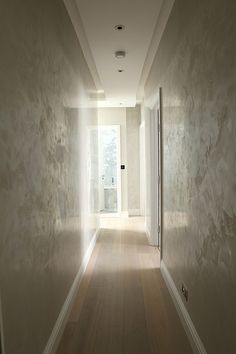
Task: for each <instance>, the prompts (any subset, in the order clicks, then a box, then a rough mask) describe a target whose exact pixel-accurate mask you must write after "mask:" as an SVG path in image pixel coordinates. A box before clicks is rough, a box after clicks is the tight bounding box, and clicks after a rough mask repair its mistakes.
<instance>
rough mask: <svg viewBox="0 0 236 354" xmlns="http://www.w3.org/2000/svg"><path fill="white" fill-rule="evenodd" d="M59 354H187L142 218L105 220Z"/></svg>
mask: <svg viewBox="0 0 236 354" xmlns="http://www.w3.org/2000/svg"><path fill="white" fill-rule="evenodd" d="M101 227H102V228H101V231H100V235H99V238H98V241H97V244H96V246H95V249H94V251H93V254H92V257H91V259H90V262H89V264H88V267H87V269H86V272H85V274H84V277H83V280H82V282H81V285H80V288H79V292H78V294H77V297H76V301H75V303H74V306H73V308H72V311H71V315H70V318H69V321H68V323H67V326H66V329H65V331H64V335H63V337H62V340H61V343H60V346H59V349H58V351H57V354H151V353H152V354H161V353H162V354H191V353H192V350H191V348H190V345H189V343H188V340H187V337H186V335H185V332H184V330H183V327H182V325H181V323H180V320H179V318H178V315H177V313H176V310H175V308H174V305H173V302H172V300H171V298H170V295H169V293H168V290H167V288H166V285H165V283H164V280H163V278H162V276H161V272H160V268H159V267H160V257H159V251H158V250H157V249H156V248H154V247H150V246H149V245H148V242H147V239H146V235H145V232H144V222H143V218H138V217H133V218H123V219H120V218H103V219H102V225H101Z"/></svg>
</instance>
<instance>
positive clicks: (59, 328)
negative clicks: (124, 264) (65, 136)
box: [43, 229, 99, 354]
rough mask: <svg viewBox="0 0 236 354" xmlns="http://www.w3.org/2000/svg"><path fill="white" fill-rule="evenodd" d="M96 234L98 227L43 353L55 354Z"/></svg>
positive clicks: (94, 242) (95, 239)
mask: <svg viewBox="0 0 236 354" xmlns="http://www.w3.org/2000/svg"><path fill="white" fill-rule="evenodd" d="M98 234H99V229H98V230H97V231H96V232H95V234H94V236H93V238H92V241H91V242H90V245H89V247H88V249H87V251H86V253H85V256H84V258H83V261H82V264H81V266H80V269H79V271H78V273H77V275H76V277H75V280H74V282H73V284H72V287H71V289H70V291H69V294H68V296H67V298H66V300H65V302H64V305H63V306H62V309H61V312H60V314H59V316H58V318H57V321H56V323H55V326H54V328H53V330H52V333H51V336H50V338H49V340H48V343H47V345H46V348H45V349H44V351H43V354H55V353H56V350H57V348H58V345H59V342H60V339H61V336H62V334H63V331H64V329H65V326H66V322H67V320H68V318H69V315H70V311H71V308H72V305H73V303H74V300H75V297H76V294H77V292H78V289H79V285H80V282H81V280H82V277H83V274H84V272H85V270H86V267H87V265H88V262H89V259H90V257H91V255H92V252H93V249H94V247H95V244H96V241H97V238H98Z"/></svg>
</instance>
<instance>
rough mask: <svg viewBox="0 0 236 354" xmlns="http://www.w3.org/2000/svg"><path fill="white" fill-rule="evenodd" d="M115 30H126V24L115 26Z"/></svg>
mask: <svg viewBox="0 0 236 354" xmlns="http://www.w3.org/2000/svg"><path fill="white" fill-rule="evenodd" d="M114 30H115V31H124V30H125V26H124V25H121V24H119V25H116V26H115V27H114Z"/></svg>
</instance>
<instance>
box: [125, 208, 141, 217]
mask: <svg viewBox="0 0 236 354" xmlns="http://www.w3.org/2000/svg"><path fill="white" fill-rule="evenodd" d="M128 214H129V216H140V209H129V210H128Z"/></svg>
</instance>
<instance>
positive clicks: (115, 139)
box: [99, 125, 120, 214]
mask: <svg viewBox="0 0 236 354" xmlns="http://www.w3.org/2000/svg"><path fill="white" fill-rule="evenodd" d="M119 128H120V127H119V126H116V125H114V126H100V127H99V205H100V208H99V209H100V213H105V214H107V213H118V212H119V210H120V205H119V204H120V200H119V199H120V198H119V189H120V181H119V180H120V173H119V172H120V166H119V164H120V158H119V154H120V151H119V149H120V141H119V139H120V134H119V133H120V132H119Z"/></svg>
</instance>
